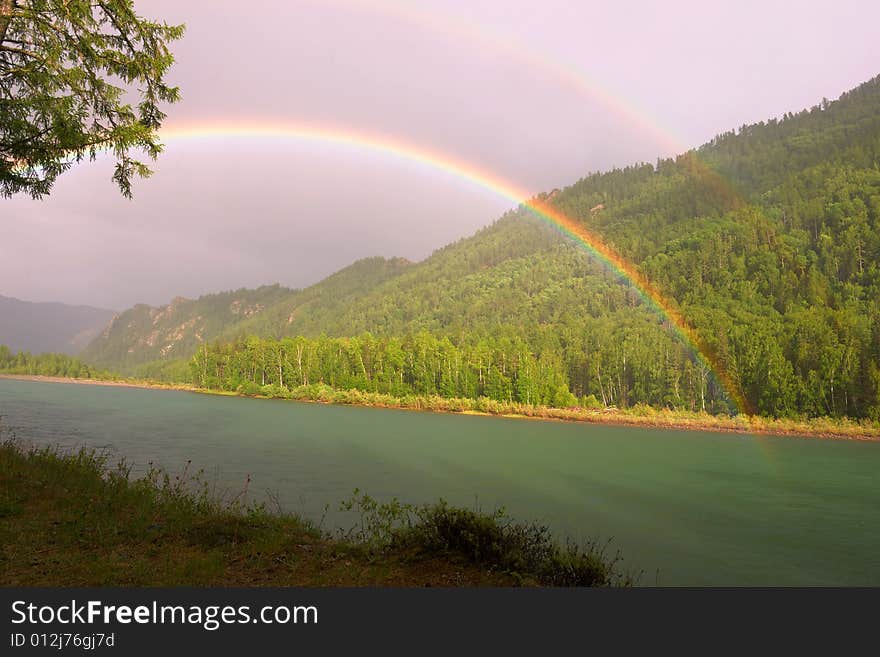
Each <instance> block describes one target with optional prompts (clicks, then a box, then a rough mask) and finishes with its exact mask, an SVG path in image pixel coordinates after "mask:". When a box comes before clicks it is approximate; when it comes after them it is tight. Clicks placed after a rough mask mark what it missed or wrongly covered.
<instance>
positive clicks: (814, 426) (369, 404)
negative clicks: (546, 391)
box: [0, 374, 880, 442]
mask: <svg viewBox="0 0 880 657" xmlns="http://www.w3.org/2000/svg"><path fill="white" fill-rule="evenodd" d="M0 379H10V380H18V381H35V382H44V383H68V384H80V385H98V386H108V387H120V388H141V389H147V390H150V389H152V390H175V391H181V392H194V393H199V394H206V395H219V396H224V397H250V398H254V399H281V400H284V401H298V402H305V403H315V404H333V405H337V406H360V407H363V408H385V409H391V410H407V411H423V412H432V413H450V414H456V415H472V416H478V417H479V416H484V417H504V418H509V419H522V420H538V421H541V420H543V421H555V422H580V423H587V424H604V425H611V426H628V427H642V428H648V429H670V430H682V431H711V432H716V433H734V434H743V435H757V436H779V437H791V438H815V439H822V440H857V441H864V442H880V425H877V424H867V423H857V422H854V421H852V420H845V419H844V420H837V419H832V418H812V419H808V420H786V419H774V418H764V417H760V416H733V417H731V416H716V415H709V414H708V413H689V412H687V411H669V410H665V409H659V410H658V409H652V410H651V411H650V412H643V413H639V412H637V411H635V412H634V411H620V410H616V409H597V410H588V409H580V408H572V409H565V408H550V407H523V408H520V409H517V410H527V411H532V412H531V413H529V412H526V413H520V412H503V411H499V412H492V411H486V410H477V409H468V408H458V407H457V405H459V404H460V403H461V402H462V401H463V400H455V399H446V398H442V397H436V398H433V397H432V398H429V399H428V398H415V399H416V403H408V402H407V400H404V399H400V398H395V397H391V396H389V395H382V394H380V393H365V392H362V391H345V390H340V391H337V390H334V389H330V388H329V387H328V388H327V390H329V391H331V392H333V393H336V395H335V396H337V397H338V396H339V395H343V396H344V395H346V394H349V395H350V396H352V397H356V398H359V399H357V400H356V401H347V400H336V399H333V398H332V397H331V398H320V399H314V398H310V397H294V396H292V397H274V396H269V395H259V394H256V395H251V394H244V393H241V392H233V391H225V390H212V389H210V388H198V387H196V386H193V385H190V384H185V383H161V382H154V381H143V380H121V381H120V380H105V379H75V378H67V377H60V376H44V375H35V374H0ZM371 396H372V399H371ZM422 400H425V401H430V402H434V403H436V404H437V405H436V406H426V405H423V404H422V403H421V401H422ZM467 401H470V402H472V403H476V402H475V401H474V400H467ZM501 404H502V403H499V405H501Z"/></svg>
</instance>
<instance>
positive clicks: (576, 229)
mask: <svg viewBox="0 0 880 657" xmlns="http://www.w3.org/2000/svg"><path fill="white" fill-rule="evenodd" d="M160 137H161V138H162V139H163V140H165V141H170V142H175V141H179V140H205V139H210V140H216V139H221V140H228V139H254V138H270V139H273V140H297V141H313V142H320V143H325V144H341V145H346V146H350V147H354V148H358V149H365V150H368V151H373V152H379V153H385V154H388V155H392V156H395V157H398V158H402V159H404V160H408V161H411V162H415V163H418V164H421V165H425V166H427V167H430V168H432V169H434V170H438V171H443V172H446V173H448V174H450V175H452V176H455V177H457V178H460V179H463V180H466V181H468V182H469V183H471V184H474V185H477V186H479V187H482V188H484V189H487V190H490V191H491V192H493V193H495V194H498V195H500V196H502V197H504V198H507V199H509V200H510V201H512V202H514V203H516V204H518V205H523V206H525V207H527V208H528V209H529V210H530V211H531V212H532V213H533V214H534V215H535V216H537V217H538V218H540V219H541V220H543V221H545V222H546V223H548V224H550V225H552V226H554V227H555V228H556V229H558V230H559V231H560V232H562V233H563V234H564V235H565V236H567V237H568V238H570V239H571V240H573V241H574V242H575V243H576V244H578V245H579V246H580V247H582V248H583V249H584V250H586V251H587V252H588V253H590V254H591V255H592V256H594V257H595V258H597V259H598V260H599V261H600V262H602V263H603V264H604V265H605V266H606V267H607V268H609V269H610V270H612V271H615V272H617V273H618V274H619V275H620V276H622V277H623V278H625V279H626V280H627V281H628V282H629V284H630V285H631V286H632V287H633V288H634V289H635V290H636V291H637V292H638V293H639V294H640V295H641V297H642V298H643V300H644V301H645V302H646V303H647V304H648V305H649V306H650V307H651V308H653V309H654V310H655V311H656V312H658V313H659V314H660V315H661V316H662V317H663V318H664V319H665V320H667V321H668V322H669V323H670V324H671V325H672V326H673V327H674V328H675V329H676V331H677V332H678V334H679V335H680V336H681V338H682V339H683V340H684V341H685V342H686V343H687V344H688V345H690V347H691V348H692V349H693V352H694V354H695V356H696V357H697V359H698V360H699V361H700V362H701V364H703V365H705V366H706V367H707V368H708V369H709V370H710V371H711V372H713V373H714V375H715V377H716V379H717V380H718V381H719V383H720V384H721V385H722V386H723V388H724V391H725V392H726V393H727V395H728V396H729V398H730V399H731V401H732V402H733V403H734V404H735V405H736V407H737V409H738V410H739V411H740V412H749V406H748V404H747V403H746V399H745V397H744V395H743V394H742V392H741V391H740V389H739V387H738V386H737V385H736V383H735V382H734V381H733V380H732V379H731V377H730V376H729V375H728V374H727V370H726V368H725V367H724V364H723V363H722V362H721V361H720V360H719V358H718V357H717V355H716V354H715V352H714V351H713V350H712V349H711V347H710V346H709V345H708V344H707V343H706V341H705V340H703V339H702V338H701V336H700V335H699V334H698V333H697V331H696V330H695V329H694V328H693V327H692V326H691V325H690V324H689V323H688V322H687V321H686V320H685V318H684V316H683V315H682V313H681V312H680V311H679V310H678V307H677V305H676V304H675V303H674V302H673V301H671V300H670V299H668V298H667V297H666V296H664V295H663V294H662V293H661V292H660V290H659V289H657V287H656V286H655V285H654V284H653V283H651V281H649V280H648V279H647V278H646V277H645V276H644V275H643V274H642V273H641V272H640V271H639V270H638V269H636V267H634V266H633V265H632V264H631V263H629V262H627V260H626V259H624V258H623V257H621V256H620V255H619V254H618V253H616V252H615V251H614V250H613V249H612V248H611V247H609V246H608V245H607V244H605V243H604V241H603V240H602V239H601V238H600V237H599V236H598V235H597V234H595V233H594V232H593V231H591V230H590V229H589V228H587V227H586V226H584V225H583V224H582V223H581V222H579V221H576V220H574V219H572V218H571V217H568V216H566V215H565V214H564V213H562V212H561V211H559V210H558V209H556V208H555V207H553V205H552V204H550V203H549V202H547V201H545V200H542V199H540V198H536V197H531V198H530V195H529V194H528V192H526V191H524V190H522V189H519V188H518V187H517V186H516V185H514V184H513V183H511V182H509V181H507V180H504V179H503V178H501V177H500V176H498V175H496V174H494V173H492V172H490V171H487V170H484V169H481V168H480V167H478V166H475V165H473V164H470V163H468V162H464V161H462V160H459V159H456V158H455V157H453V156H451V155H448V154H444V153H440V152H437V151H434V150H431V149H428V148H425V147H423V146H420V145H417V144H412V143H409V142H405V141H402V140H400V139H397V138H394V137H390V136H386V135H376V134H368V133H362V132H355V131H352V130H349V129H345V128H339V127H334V126H322V125H317V124H304V123H303V124H300V123H278V124H267V123H261V124H240V123H214V124H199V125H195V126H190V127H185V126H181V127H177V128H166V129H162V130H161V132H160Z"/></svg>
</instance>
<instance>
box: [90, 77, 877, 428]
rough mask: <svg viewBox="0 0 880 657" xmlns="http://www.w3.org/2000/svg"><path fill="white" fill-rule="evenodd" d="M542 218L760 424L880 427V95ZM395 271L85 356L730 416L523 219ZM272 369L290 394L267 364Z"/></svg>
mask: <svg viewBox="0 0 880 657" xmlns="http://www.w3.org/2000/svg"><path fill="white" fill-rule="evenodd" d="M544 202H546V203H550V204H552V205H554V206H555V207H557V208H558V209H559V210H560V211H562V212H564V213H566V214H567V215H568V216H570V217H572V218H573V219H575V220H579V221H581V222H583V223H584V224H585V225H587V226H588V227H589V228H590V230H592V231H593V232H595V233H597V234H599V235H600V236H601V237H602V238H603V240H604V241H605V242H607V243H608V244H609V245H611V246H612V247H613V248H614V249H615V250H616V251H618V252H619V253H620V254H621V256H622V257H624V258H625V259H627V260H628V261H629V262H631V263H632V264H633V265H634V266H635V267H637V268H638V269H639V270H640V272H641V273H642V275H643V276H645V277H646V278H647V279H648V280H650V282H651V283H652V285H654V286H655V287H656V288H657V289H658V290H660V291H661V292H662V293H663V295H664V296H665V297H666V298H667V299H668V300H669V302H670V304H672V305H674V306H676V307H677V308H678V310H679V311H680V313H681V315H682V316H683V317H684V319H685V321H686V322H687V323H689V324H690V325H691V327H692V328H693V329H694V331H695V332H696V333H697V334H698V335H699V336H701V338H702V340H703V341H704V342H705V343H706V345H708V347H709V348H711V350H712V351H713V352H714V353H715V354H716V355H717V361H718V362H719V363H720V364H721V369H723V371H724V373H725V375H726V377H727V379H728V380H729V381H730V382H732V384H733V385H734V386H735V387H736V388H738V389H740V390H742V392H743V394H744V395H745V397H746V399H747V401H748V403H749V405H750V406H751V407H752V408H754V409H755V410H756V411H757V412H758V413H760V414H762V415H765V416H774V417H785V418H796V417H799V416H811V417H819V416H832V417H836V418H840V417H852V418H876V417H877V416H878V414H880V410H878V409H880V378H878V375H877V363H878V362H880V301H878V300H880V265H878V263H880V77H878V78H875V79H874V80H871V81H870V82H867V83H865V84H864V85H862V86H860V87H859V88H858V89H855V90H853V91H851V92H849V93H847V94H844V95H843V96H842V97H841V98H840V99H839V100H837V101H834V102H830V103H823V104H822V105H821V106H817V107H815V108H811V109H810V110H806V111H804V112H801V113H799V114H797V115H792V114H789V115H786V116H785V117H783V118H782V119H780V120H775V119H774V120H771V121H769V122H766V123H760V124H756V125H753V126H744V127H743V128H741V129H740V130H738V131H736V132H729V133H725V134H723V135H719V136H718V137H717V138H716V139H714V140H712V141H711V142H710V143H709V144H707V145H705V146H704V147H702V148H700V149H698V150H697V151H692V152H689V153H686V154H683V155H681V156H679V157H677V158H673V159H667V160H661V161H659V162H658V163H657V165H656V166H655V165H650V164H639V165H636V166H632V167H627V168H625V169H615V170H613V171H609V172H606V173H597V174H592V175H589V176H587V177H585V178H584V179H582V180H580V181H578V182H576V183H575V184H573V185H571V186H570V187H568V188H566V189H563V190H560V191H558V192H557V193H555V194H554V195H553V196H552V198H549V197H545V198H544ZM600 206H601V207H600ZM597 208H598V209H597ZM392 262H393V261H385V260H382V259H373V260H370V261H363V262H361V263H356V265H354V266H353V267H352V268H349V269H347V270H343V271H342V272H340V273H339V274H337V275H335V276H333V277H330V278H329V279H327V280H326V281H324V282H322V283H319V284H318V285H315V286H313V287H311V288H308V289H307V290H301V291H291V290H278V293H277V296H275V297H273V298H272V299H271V300H267V302H266V303H265V304H264V307H263V308H262V309H260V310H259V311H258V312H254V313H252V314H251V315H250V316H247V317H243V316H235V317H232V316H231V315H230V314H229V313H228V312H226V311H224V312H219V311H218V312H217V313H216V314H209V313H207V312H205V313H202V312H201V311H198V312H197V311H196V310H195V304H200V303H202V302H203V300H199V301H196V302H189V303H191V304H194V305H193V310H192V311H188V312H186V313H181V314H175V315H174V318H173V320H171V319H169V320H168V322H169V324H168V325H167V328H166V325H165V324H162V322H165V321H166V320H165V319H164V318H165V317H166V316H168V317H170V314H168V313H167V312H166V311H167V310H168V309H161V310H159V309H149V308H146V307H142V308H141V309H140V310H138V309H135V310H133V311H129V313H126V314H125V315H123V318H124V320H123V319H122V318H121V319H120V320H118V321H117V322H115V323H114V325H113V326H112V327H111V330H110V331H109V332H108V334H107V335H106V336H103V337H99V338H98V339H97V340H96V341H95V342H94V343H93V344H92V345H91V346H90V347H89V350H88V351H87V352H86V353H85V354H84V355H83V357H84V358H85V359H86V360H87V361H89V362H95V363H96V364H100V365H102V366H111V365H112V366H114V367H116V366H117V364H118V363H132V362H135V361H137V362H146V361H151V360H156V359H163V358H164V359H168V360H170V359H179V358H182V357H191V356H192V355H193V354H194V353H195V352H196V350H197V349H199V350H205V349H206V351H203V353H204V357H201V356H198V355H197V359H198V358H204V359H206V360H204V362H202V361H199V362H200V363H201V364H202V365H203V369H202V371H201V374H200V375H199V376H200V377H201V378H197V381H198V382H200V383H202V384H206V385H208V386H209V387H214V386H218V387H224V388H228V387H229V383H228V382H227V381H229V380H230V377H231V380H234V379H236V378H238V379H239V381H238V382H237V383H235V386H237V385H239V384H243V383H245V382H247V381H250V382H251V383H254V384H256V385H257V386H260V387H261V386H265V385H273V386H274V385H277V386H279V387H280V388H281V389H283V388H287V389H288V390H292V389H293V388H294V387H298V386H302V385H311V384H313V383H315V382H319V383H320V382H322V381H323V382H325V383H327V384H328V385H330V386H333V387H335V388H350V389H356V390H363V391H379V392H382V393H387V394H392V395H398V396H400V395H410V394H412V395H439V396H443V397H452V396H457V397H466V398H470V399H477V398H478V397H481V396H482V397H483V398H485V399H486V400H487V401H486V402H485V403H500V402H507V403H510V402H512V401H516V402H519V403H523V404H549V405H563V406H568V405H572V404H573V401H572V399H571V397H569V396H568V395H567V394H566V391H567V392H568V393H569V394H571V395H574V396H575V397H577V398H578V399H583V398H586V401H582V402H581V403H580V405H581V406H589V405H594V406H616V407H618V408H620V409H627V408H631V407H633V406H634V405H636V404H648V405H650V406H652V407H654V408H670V409H676V410H680V411H701V410H706V411H709V412H713V413H721V414H725V413H728V412H730V411H731V410H732V409H731V405H730V403H729V401H728V400H727V396H726V394H725V392H724V390H723V388H722V386H721V385H720V383H719V381H718V380H716V377H715V376H713V374H712V372H709V371H707V370H706V369H705V367H703V366H702V365H701V363H700V361H699V360H697V359H695V358H694V354H693V352H692V350H691V347H690V346H689V345H687V344H684V343H683V341H682V339H681V338H680V336H678V334H677V333H676V331H675V329H674V327H672V326H670V324H669V322H668V321H666V320H664V318H662V317H660V316H658V314H657V313H656V312H655V311H653V310H652V309H651V308H650V307H648V304H646V303H645V302H644V299H643V298H642V297H641V296H640V295H639V294H638V292H637V291H635V290H634V289H633V288H632V287H630V286H628V285H627V284H626V282H625V281H623V280H621V277H620V275H619V274H616V273H614V272H610V271H608V270H607V269H605V268H603V266H602V265H601V263H598V262H595V261H593V259H592V258H591V256H590V255H589V253H585V252H584V251H583V250H581V249H580V248H578V247H577V246H576V245H574V244H572V243H570V242H568V241H566V240H565V239H564V238H563V237H562V236H561V235H560V234H559V233H557V232H556V231H555V230H553V229H552V228H550V227H548V226H546V225H545V224H543V223H542V222H541V221H539V220H537V219H536V218H535V217H534V216H533V215H532V214H531V213H530V212H529V211H528V210H527V209H525V208H520V209H518V210H516V211H513V212H510V213H508V214H507V215H505V216H504V217H502V218H501V219H499V220H498V221H497V222H496V223H494V224H493V225H491V226H489V227H487V228H485V229H483V230H481V231H480V232H478V233H477V234H476V235H474V236H473V237H471V238H468V239H465V240H461V241H459V242H457V243H455V244H451V245H449V246H447V247H445V248H443V249H440V250H438V251H437V252H435V253H434V254H433V255H432V256H431V257H429V258H427V259H426V260H425V261H423V262H420V263H417V264H409V263H405V264H404V263H400V265H399V266H398V265H395V264H392ZM253 293H254V294H255V293H256V292H253ZM237 294H239V295H240V296H242V297H244V296H246V295H247V294H248V292H246V291H240V292H239V293H237ZM204 299H205V300H207V299H210V297H205V298H204ZM225 303H226V305H227V307H228V305H229V303H230V300H228V299H227V300H225ZM175 312H177V311H175ZM224 313H225V314H224ZM160 315H161V317H162V319H160V320H149V319H146V318H149V317H152V316H160ZM139 317H140V318H141V319H138V318H139ZM209 318H210V319H209ZM132 322H134V323H132ZM129 326H132V327H134V328H131V329H129V328H127V327H129ZM172 329H173V330H172ZM157 330H158V331H159V333H158V334H157V335H159V336H161V337H157V338H151V336H152V335H154V333H155V332H156V331H157ZM178 334H179V335H180V336H181V337H180V338H179V339H178V340H177V341H176V342H174V343H173V344H172V346H171V347H170V348H169V350H168V352H167V353H164V352H162V350H163V349H166V347H167V345H168V344H170V343H169V342H167V341H166V340H165V336H170V337H172V338H174V336H177V335H178ZM197 336H198V337H197ZM244 336H259V339H263V340H269V342H265V343H262V342H260V340H259V339H256V341H255V342H252V343H251V344H250V346H248V340H251V338H245V337H244ZM293 336H298V337H293ZM418 336H421V337H418ZM214 340H220V341H221V342H223V343H226V344H227V346H225V347H224V346H222V345H216V344H211V343H212V341H214ZM302 341H305V342H302ZM151 342H152V344H153V346H149V345H150V343H151ZM178 345H179V346H178ZM205 345H207V347H206V346H205ZM301 346H302V347H303V352H302V363H301V364H300V363H299V362H298V361H297V364H296V365H293V363H294V361H296V353H297V350H298V349H299V348H300V347H301ZM319 347H320V348H319ZM291 349H293V351H290V350H291ZM243 354H248V355H247V356H246V357H245V356H243ZM279 357H280V358H281V361H282V364H281V374H282V375H283V377H284V382H283V383H282V381H281V375H275V374H273V373H272V368H273V367H277V364H275V365H273V364H272V362H270V361H271V359H272V358H276V359H277V358H279ZM227 358H229V359H230V362H231V363H232V366H233V369H234V372H233V373H231V374H230V373H227V372H226V370H225V369H224V368H225V367H226V360H225V359H227ZM212 359H214V360H212ZM218 359H219V360H218ZM285 359H287V360H288V361H290V363H291V367H293V371H291V370H290V368H288V365H287V364H285ZM291 359H292V360H291ZM215 361H216V362H215ZM233 361H235V362H233ZM239 361H241V362H239ZM244 361H248V363H249V364H247V365H244V364H243V363H244ZM236 363H237V364H236ZM205 366H206V367H205ZM212 368H213V369H212ZM218 368H219V369H218ZM475 368H476V369H475ZM303 373H305V375H306V378H305V379H302V380H299V381H297V377H300V376H301V375H302V374H303ZM196 374H198V373H196ZM401 374H402V375H403V380H402V381H400V380H399V378H398V379H397V380H395V379H394V376H395V375H396V376H398V377H400V375H401ZM235 386H233V387H232V388H228V389H235ZM563 386H564V387H565V388H564V389H563ZM557 393H558V394H557ZM281 394H284V393H283V390H281ZM480 403H484V402H480Z"/></svg>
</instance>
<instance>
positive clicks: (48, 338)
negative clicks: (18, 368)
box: [0, 295, 115, 356]
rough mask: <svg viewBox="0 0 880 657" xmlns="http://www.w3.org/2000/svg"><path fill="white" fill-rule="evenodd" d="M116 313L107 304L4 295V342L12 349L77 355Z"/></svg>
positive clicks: (0, 313) (0, 302)
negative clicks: (79, 304) (35, 300)
mask: <svg viewBox="0 0 880 657" xmlns="http://www.w3.org/2000/svg"><path fill="white" fill-rule="evenodd" d="M114 314H115V311H113V310H108V309H106V308H94V307H92V306H72V305H68V304H64V303H54V302H34V301H23V300H21V299H16V298H14V297H4V296H2V295H0V344H5V345H6V346H7V347H9V348H10V349H11V350H12V351H29V352H31V353H34V354H36V353H44V352H58V353H64V354H70V355H72V356H75V355H77V354H79V353H80V352H81V351H82V350H83V349H84V348H85V347H86V346H87V345H88V344H89V343H90V342H91V341H92V340H93V339H94V338H95V337H96V336H97V335H98V334H99V333H100V332H101V330H102V329H103V328H104V326H105V325H106V324H107V322H108V321H110V319H111V318H112V317H113V315H114Z"/></svg>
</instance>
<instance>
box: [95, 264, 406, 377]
mask: <svg viewBox="0 0 880 657" xmlns="http://www.w3.org/2000/svg"><path fill="white" fill-rule="evenodd" d="M408 264H409V263H408V262H407V261H405V260H403V259H402V258H395V259H391V260H386V259H384V258H367V259H364V260H360V261H358V262H356V263H354V264H353V265H350V266H349V267H346V268H345V269H343V270H342V271H339V272H337V273H335V274H333V275H332V276H329V277H328V278H326V279H324V280H323V281H321V282H320V283H318V284H317V285H314V286H312V287H310V288H307V289H306V290H292V289H290V288H285V287H282V286H280V285H265V286H263V287H260V288H257V289H255V290H248V289H240V290H234V291H228V292H221V293H219V294H209V295H205V296H203V297H199V298H198V299H184V298H182V297H178V298H176V299H174V300H173V301H172V302H171V303H170V304H168V305H167V306H162V307H160V308H154V307H151V306H147V305H144V304H139V305H137V306H134V307H133V308H131V309H129V310H127V311H125V312H124V313H122V314H120V315H118V316H116V317H114V318H113V320H112V321H111V322H110V324H109V325H108V326H107V327H106V328H105V329H104V330H103V331H102V332H101V333H100V335H98V336H97V337H96V338H95V339H94V341H93V342H92V343H91V344H90V345H89V346H88V347H87V348H86V349H85V350H84V351H83V353H82V359H83V360H85V361H87V362H89V363H91V364H94V365H99V366H102V367H104V366H107V367H113V368H116V369H117V370H121V371H131V368H132V367H133V366H136V365H141V364H143V363H147V362H150V361H155V360H174V359H179V358H185V357H188V356H190V355H191V354H192V353H193V351H194V350H195V348H196V347H197V346H198V345H200V344H202V343H203V342H205V341H207V340H214V339H216V338H218V337H220V336H223V335H226V334H235V333H236V331H237V327H238V326H240V325H242V324H245V323H246V322H247V321H248V320H250V319H252V318H255V317H259V316H261V315H263V314H264V313H267V312H268V310H269V309H273V310H276V309H277V308H279V307H283V308H285V309H289V311H290V312H293V309H295V308H298V307H301V306H307V305H308V304H309V303H312V302H314V301H315V300H316V299H324V302H325V303H326V304H328V305H329V306H330V307H333V306H334V304H339V303H345V300H346V299H347V298H349V297H351V296H354V295H360V294H363V293H364V292H365V291H366V290H368V289H370V288H371V287H372V286H374V285H376V284H377V283H378V282H380V281H382V280H384V279H385V278H387V277H389V276H393V275H394V274H395V273H396V272H398V271H400V270H401V269H404V268H406V266H407V265H408ZM281 301H283V302H284V303H283V306H281V305H279V302H281ZM286 319H287V318H286V317H282V316H280V315H278V314H277V312H276V313H275V314H273V315H272V322H273V323H275V324H279V325H283V323H284V322H285V321H286Z"/></svg>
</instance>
